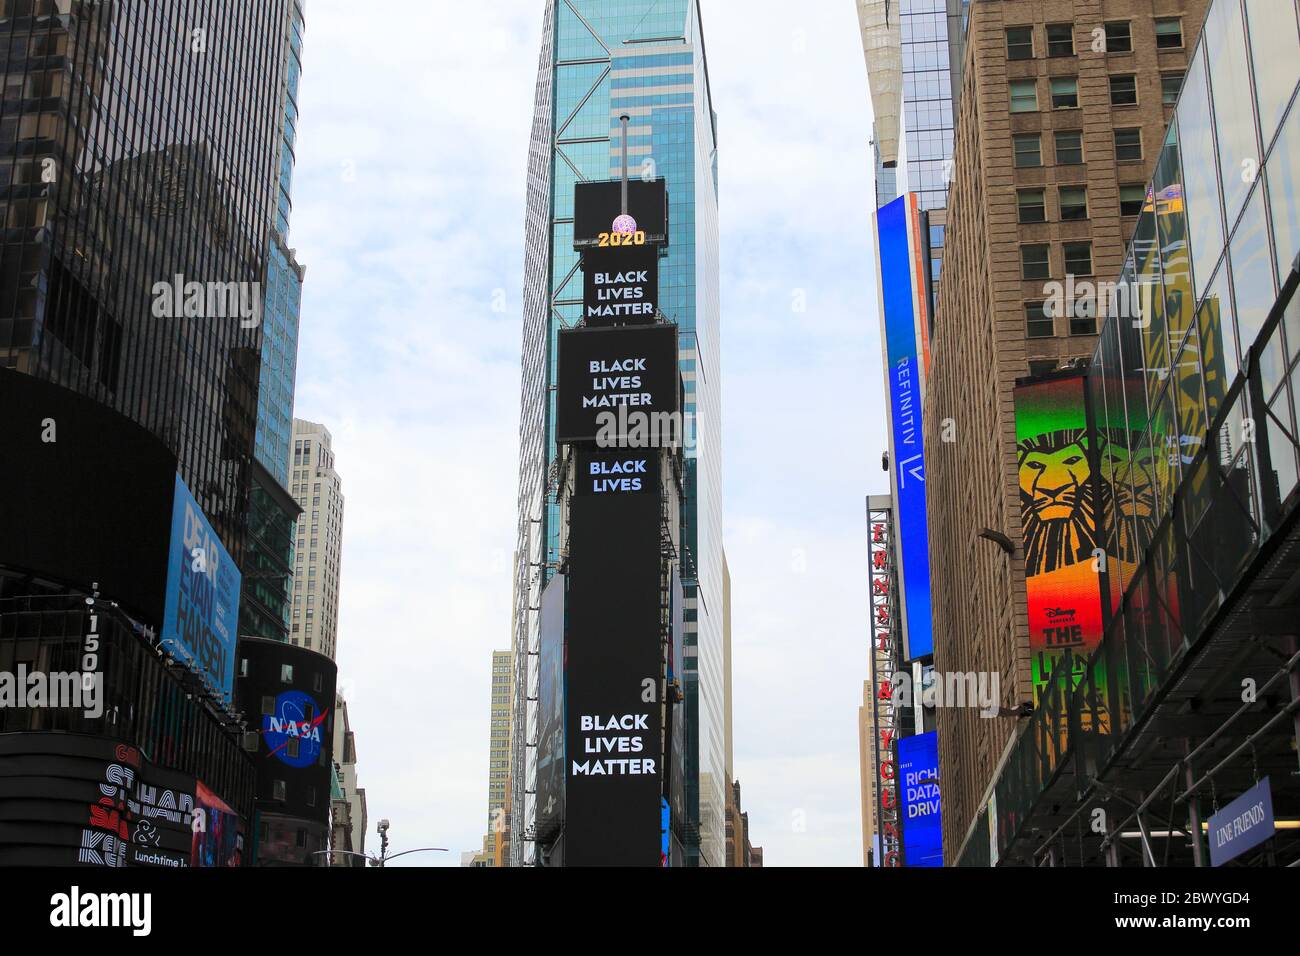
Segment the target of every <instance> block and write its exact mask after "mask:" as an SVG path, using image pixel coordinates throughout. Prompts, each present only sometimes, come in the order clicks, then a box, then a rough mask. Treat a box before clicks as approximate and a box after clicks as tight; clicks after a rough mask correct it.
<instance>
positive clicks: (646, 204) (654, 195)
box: [573, 178, 668, 249]
mask: <svg viewBox="0 0 1300 956" xmlns="http://www.w3.org/2000/svg"><path fill="white" fill-rule="evenodd" d="M627 211H628V215H630V216H631V217H632V218H633V219H634V220H636V228H635V229H634V230H633V231H632V232H631V233H629V235H632V236H634V237H636V236H637V234H638V233H640V234H641V235H640V236H639V238H640V239H641V241H642V242H645V243H651V244H661V245H667V244H668V188H667V185H666V183H665V182H664V180H662V179H650V180H645V179H641V178H634V179H629V180H628V183H627ZM622 214H623V182H622V180H619V179H611V180H608V181H604V182H594V183H576V184H575V185H574V187H573V248H574V249H587V248H590V247H593V246H595V247H600V246H602V245H608V244H609V243H610V242H612V241H621V240H620V239H614V238H612V237H613V236H614V235H615V234H617V233H618V232H619V230H617V229H615V227H614V220H615V219H617V218H618V217H619V216H621V215H622Z"/></svg>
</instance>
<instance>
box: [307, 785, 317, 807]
mask: <svg viewBox="0 0 1300 956" xmlns="http://www.w3.org/2000/svg"><path fill="white" fill-rule="evenodd" d="M307 806H309V807H314V806H316V788H315V787H308V788H307Z"/></svg>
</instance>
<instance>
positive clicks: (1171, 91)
mask: <svg viewBox="0 0 1300 956" xmlns="http://www.w3.org/2000/svg"><path fill="white" fill-rule="evenodd" d="M1182 88H1183V74H1182V73H1161V74H1160V100H1161V102H1162V103H1164V104H1165V106H1173V105H1174V104H1175V103H1177V102H1178V91H1179V90H1181V89H1182Z"/></svg>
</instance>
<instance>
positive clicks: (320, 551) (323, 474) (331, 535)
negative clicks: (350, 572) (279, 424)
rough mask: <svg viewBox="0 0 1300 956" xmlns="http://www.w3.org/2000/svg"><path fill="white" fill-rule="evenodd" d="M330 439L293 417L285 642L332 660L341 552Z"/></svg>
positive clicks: (339, 497) (339, 501) (339, 491)
mask: <svg viewBox="0 0 1300 956" xmlns="http://www.w3.org/2000/svg"><path fill="white" fill-rule="evenodd" d="M332 443H333V438H332V437H331V435H330V433H329V429H328V428H326V427H325V426H324V425H320V424H317V423H316V422H308V421H303V420H301V419H297V418H295V419H294V420H293V459H292V461H291V462H290V463H289V482H290V488H289V490H290V492H292V494H293V495H294V498H295V500H296V501H297V503H298V507H299V508H301V509H302V516H301V517H300V518H299V519H298V526H297V531H298V540H297V546H296V548H295V557H294V574H293V617H292V624H291V627H290V633H289V643H290V644H294V645H298V646H301V647H306V648H308V649H310V650H316V651H320V652H321V653H322V654H324V655H325V656H326V657H328V658H330V659H331V660H333V659H334V656H335V653H336V652H337V649H338V625H339V559H340V556H341V554H342V550H343V488H342V484H341V483H340V481H339V475H338V472H337V471H335V470H334V451H333V449H332V447H331V446H332Z"/></svg>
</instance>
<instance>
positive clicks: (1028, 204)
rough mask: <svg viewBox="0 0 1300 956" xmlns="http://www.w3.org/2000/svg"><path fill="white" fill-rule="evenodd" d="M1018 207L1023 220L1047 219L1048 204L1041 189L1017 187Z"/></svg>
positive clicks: (1039, 220) (1038, 220) (1042, 220)
mask: <svg viewBox="0 0 1300 956" xmlns="http://www.w3.org/2000/svg"><path fill="white" fill-rule="evenodd" d="M1016 207H1017V210H1018V212H1019V219H1020V221H1021V222H1046V221H1047V206H1046V203H1044V201H1043V191H1042V190H1041V189H1017V190H1016Z"/></svg>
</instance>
